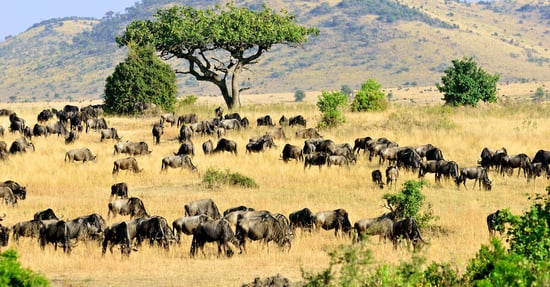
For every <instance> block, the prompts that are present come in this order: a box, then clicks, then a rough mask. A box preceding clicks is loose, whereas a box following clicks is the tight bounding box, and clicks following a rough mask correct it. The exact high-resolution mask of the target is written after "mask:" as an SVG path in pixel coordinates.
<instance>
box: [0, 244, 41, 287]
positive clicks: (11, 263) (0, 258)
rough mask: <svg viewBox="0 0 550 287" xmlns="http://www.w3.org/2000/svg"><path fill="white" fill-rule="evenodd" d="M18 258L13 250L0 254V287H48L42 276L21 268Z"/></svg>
mask: <svg viewBox="0 0 550 287" xmlns="http://www.w3.org/2000/svg"><path fill="white" fill-rule="evenodd" d="M18 258H19V256H18V255H17V251H15V250H13V249H9V250H7V251H5V252H3V253H1V254H0V286H49V284H50V283H49V282H48V280H46V278H45V277H44V276H43V275H41V274H38V273H35V272H33V271H32V270H30V269H26V268H23V267H21V264H19V262H17V259H18Z"/></svg>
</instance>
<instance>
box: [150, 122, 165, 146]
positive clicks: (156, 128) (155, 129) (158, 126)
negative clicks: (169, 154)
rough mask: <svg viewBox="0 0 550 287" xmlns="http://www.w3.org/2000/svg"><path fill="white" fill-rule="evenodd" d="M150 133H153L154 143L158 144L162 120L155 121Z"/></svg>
mask: <svg viewBox="0 0 550 287" xmlns="http://www.w3.org/2000/svg"><path fill="white" fill-rule="evenodd" d="M151 133H152V134H153V141H154V142H155V144H160V136H161V135H162V134H163V133H164V127H163V126H162V122H160V123H155V124H154V125H153V129H152V130H151Z"/></svg>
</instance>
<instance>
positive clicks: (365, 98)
mask: <svg viewBox="0 0 550 287" xmlns="http://www.w3.org/2000/svg"><path fill="white" fill-rule="evenodd" d="M381 87H382V86H381V85H380V84H379V83H378V82H376V81H375V80H373V79H368V80H367V81H366V82H365V83H363V84H362V85H361V89H360V90H359V91H358V92H357V94H356V95H355V97H354V98H353V102H352V103H351V111H352V112H364V111H383V110H385V109H387V108H388V100H386V97H385V95H384V93H383V92H382V90H381Z"/></svg>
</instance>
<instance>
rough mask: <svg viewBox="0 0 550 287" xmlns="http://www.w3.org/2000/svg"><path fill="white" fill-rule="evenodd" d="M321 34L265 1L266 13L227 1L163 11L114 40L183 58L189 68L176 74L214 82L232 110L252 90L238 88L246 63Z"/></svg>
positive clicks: (133, 23) (127, 29) (166, 57)
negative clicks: (243, 93) (150, 46)
mask: <svg viewBox="0 0 550 287" xmlns="http://www.w3.org/2000/svg"><path fill="white" fill-rule="evenodd" d="M318 34H319V30H318V29H317V28H308V27H304V26H301V25H298V24H297V23H296V19H295V16H294V15H291V14H289V13H288V12H286V11H281V12H280V13H276V12H274V11H273V10H272V9H269V8H267V7H266V6H265V5H264V6H263V10H262V11H252V10H250V9H249V8H246V7H241V8H238V7H235V6H234V4H232V3H228V4H227V5H226V6H225V9H222V8H221V7H220V6H216V7H215V8H214V9H212V8H209V9H207V10H199V9H196V8H194V7H191V6H174V7H171V8H168V9H164V10H162V9H161V10H159V11H158V12H157V13H156V14H155V19H154V20H134V21H132V22H131V23H130V24H129V25H128V26H127V27H126V31H125V32H124V33H123V35H122V36H119V37H117V39H116V41H117V43H118V45H119V46H125V45H127V44H128V43H132V42H134V43H137V44H139V45H145V44H147V43H151V44H153V45H154V46H155V48H156V50H157V52H159V54H160V57H161V58H162V59H164V60H169V59H173V58H177V59H183V60H184V61H183V63H184V66H185V68H183V69H182V70H176V73H181V74H190V75H192V76H194V77H195V78H196V79H197V80H198V81H207V82H211V83H213V84H214V85H216V86H217V87H218V88H219V89H220V91H221V94H222V96H223V98H224V100H225V103H226V104H227V107H228V108H229V109H233V108H234V107H235V106H236V105H238V104H239V102H240V97H239V96H240V92H241V91H242V90H244V89H247V88H249V87H247V88H241V87H240V86H239V78H240V76H241V73H242V72H243V70H244V69H245V68H246V67H247V66H248V65H251V64H255V63H257V61H258V59H259V58H260V56H262V55H263V54H264V53H265V52H267V51H269V49H270V48H271V47H272V46H273V45H276V44H286V45H288V46H291V47H297V46H300V45H301V44H303V43H305V42H306V41H307V36H308V35H315V36H317V35H318Z"/></svg>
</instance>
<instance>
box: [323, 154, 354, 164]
mask: <svg viewBox="0 0 550 287" xmlns="http://www.w3.org/2000/svg"><path fill="white" fill-rule="evenodd" d="M333 165H337V166H346V167H349V165H350V161H349V159H348V158H347V157H345V156H343V155H329V156H328V158H327V166H329V167H330V166H333Z"/></svg>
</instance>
